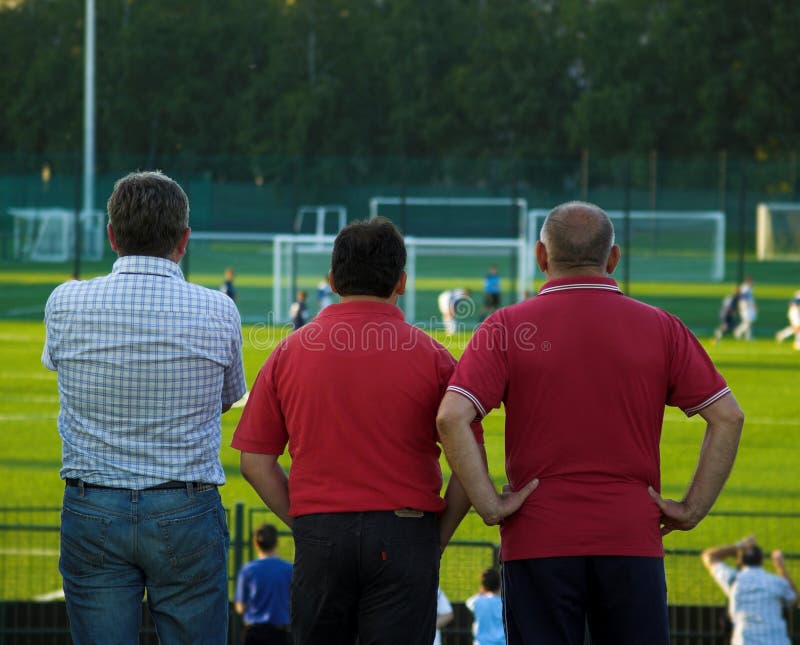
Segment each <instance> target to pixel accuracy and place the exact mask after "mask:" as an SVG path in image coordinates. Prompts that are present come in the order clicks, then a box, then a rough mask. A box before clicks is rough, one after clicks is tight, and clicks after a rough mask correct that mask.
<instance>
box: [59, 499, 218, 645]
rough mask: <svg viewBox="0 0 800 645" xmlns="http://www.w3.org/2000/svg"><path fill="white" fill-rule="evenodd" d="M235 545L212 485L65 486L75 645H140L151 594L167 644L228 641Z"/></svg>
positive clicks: (66, 575) (65, 554)
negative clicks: (138, 488) (141, 487)
mask: <svg viewBox="0 0 800 645" xmlns="http://www.w3.org/2000/svg"><path fill="white" fill-rule="evenodd" d="M229 539H230V538H229V534H228V527H227V522H226V518H225V510H224V509H223V507H222V502H221V500H220V496H219V491H217V489H216V487H208V488H206V489H202V488H201V489H199V490H193V489H191V488H184V489H172V490H144V491H132V490H125V489H99V488H84V487H83V486H67V487H66V489H65V491H64V507H63V510H62V512H61V558H60V560H59V571H60V572H61V576H62V577H63V579H64V594H65V597H66V605H67V615H68V616H69V621H70V632H71V634H72V639H73V641H74V643H75V644H76V645H83V644H84V643H104V644H117V643H119V644H120V645H121V644H134V643H138V642H139V636H138V634H139V628H140V624H141V619H142V598H143V596H144V592H145V589H146V590H147V604H148V607H149V609H150V613H151V615H152V617H153V622H154V623H155V627H156V631H157V633H158V637H159V640H160V641H161V642H162V643H169V644H170V645H172V644H173V643H186V644H189V643H191V644H193V645H194V644H196V643H209V644H215V645H222V644H223V643H225V642H226V641H227V631H228V571H227V554H228V543H229Z"/></svg>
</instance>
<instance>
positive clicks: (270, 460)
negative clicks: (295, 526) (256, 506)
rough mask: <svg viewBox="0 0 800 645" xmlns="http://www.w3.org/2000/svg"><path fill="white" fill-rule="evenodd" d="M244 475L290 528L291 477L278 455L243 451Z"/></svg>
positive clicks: (241, 461) (242, 464)
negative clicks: (287, 474) (288, 475)
mask: <svg viewBox="0 0 800 645" xmlns="http://www.w3.org/2000/svg"><path fill="white" fill-rule="evenodd" d="M239 464H240V468H241V471H242V475H243V476H244V478H245V479H246V480H247V481H248V482H249V483H250V485H251V486H252V487H253V489H254V490H255V491H256V493H258V496H259V497H260V498H261V499H262V500H264V503H265V504H266V505H267V507H268V508H269V509H270V510H271V511H272V512H273V513H275V515H277V516H278V517H279V518H280V519H281V521H282V522H283V523H284V524H286V526H288V527H289V528H292V521H293V520H292V518H291V517H290V516H289V479H288V478H287V477H286V473H285V472H284V471H283V468H281V465H280V464H279V463H278V455H262V454H258V453H254V452H243V453H242V456H241V459H240V461H239Z"/></svg>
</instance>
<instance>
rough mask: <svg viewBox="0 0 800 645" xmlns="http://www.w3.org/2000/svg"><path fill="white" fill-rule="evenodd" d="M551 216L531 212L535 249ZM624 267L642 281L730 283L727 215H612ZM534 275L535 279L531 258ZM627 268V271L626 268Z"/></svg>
mask: <svg viewBox="0 0 800 645" xmlns="http://www.w3.org/2000/svg"><path fill="white" fill-rule="evenodd" d="M548 212H549V211H548V210H545V209H533V210H531V211H530V212H529V214H528V217H529V224H528V235H529V243H530V245H531V247H533V245H534V244H535V243H536V241H537V240H538V239H539V232H540V230H541V228H542V224H543V223H544V220H545V217H547V213H548ZM607 213H608V216H609V217H610V218H611V221H612V222H613V224H614V234H615V240H616V243H617V244H619V246H620V247H621V248H622V251H623V259H622V262H623V263H624V262H628V263H629V264H628V269H629V274H630V277H631V279H632V280H637V281H680V282H704V281H709V282H720V281H722V280H723V279H724V278H725V214H724V213H722V212H719V211H630V212H629V213H625V212H623V211H607ZM530 257H531V267H530V268H529V272H530V273H531V275H535V271H536V268H537V267H536V262H535V259H534V257H533V253H531V256H530ZM621 266H622V265H621Z"/></svg>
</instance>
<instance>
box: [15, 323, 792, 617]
mask: <svg viewBox="0 0 800 645" xmlns="http://www.w3.org/2000/svg"><path fill="white" fill-rule="evenodd" d="M280 333H281V332H280V331H279V330H276V329H275V328H270V327H263V326H258V325H255V326H250V325H248V326H245V328H244V338H245V348H244V360H245V370H246V374H247V379H248V383H252V381H253V379H254V378H255V376H256V373H257V372H258V369H259V368H260V366H261V364H262V363H263V362H264V360H265V359H266V358H267V356H268V355H269V352H270V350H271V348H272V347H273V346H274V344H275V343H276V342H277V340H278V338H279V336H280ZM43 340H44V328H43V325H42V323H41V322H30V321H0V341H1V342H2V348H3V349H2V356H3V360H2V362H1V363H0V385H1V387H2V389H1V390H0V391H1V392H2V393H1V394H0V422H2V427H3V433H2V442H0V478H2V481H3V482H4V487H3V489H4V494H3V500H2V502H0V506H3V507H30V506H46V507H58V506H59V504H60V500H61V494H62V490H63V483H62V482H61V480H60V479H59V477H58V470H59V467H60V456H61V453H60V450H61V445H60V440H59V437H58V432H57V429H56V417H57V414H58V393H57V384H56V376H55V374H54V373H51V372H49V371H47V370H45V369H44V368H43V367H42V365H41V363H40V354H41V348H42V343H43ZM442 340H445V339H442ZM465 342H466V338H459V339H458V340H457V341H451V342H449V347H450V349H451V351H452V352H453V353H454V354H456V355H459V354H460V353H461V351H463V346H464V344H465ZM708 349H709V352H710V354H711V356H712V357H713V359H714V360H715V362H716V364H717V365H718V367H719V369H720V370H721V371H722V372H723V374H724V376H725V377H726V379H727V380H728V382H729V383H730V385H731V387H732V389H733V391H734V393H735V394H736V397H737V399H738V400H739V401H740V403H741V405H742V408H743V409H744V410H745V413H746V416H747V419H746V422H745V430H744V435H743V439H742V443H741V448H740V453H739V457H738V459H737V462H736V466H735V467H734V471H733V474H732V476H731V478H730V480H729V481H728V484H727V486H726V488H725V490H724V492H723V494H722V496H721V497H720V499H719V501H718V502H717V505H716V507H715V511H716V512H720V511H725V512H730V514H729V515H715V516H712V517H709V518H708V519H707V520H706V521H704V522H703V523H702V524H701V525H700V526H699V527H698V528H697V529H695V530H694V531H692V532H689V533H677V534H672V535H670V536H667V538H666V539H665V546H666V548H667V549H668V550H670V551H673V550H674V552H675V555H668V557H667V571H668V579H669V583H670V601H671V602H673V603H675V602H679V603H701V602H702V603H705V602H710V603H721V602H722V596H721V594H720V593H719V592H718V591H717V590H716V588H715V587H714V585H713V583H712V582H711V581H710V579H709V578H708V576H706V574H705V573H704V571H703V570H702V567H701V565H700V562H699V559H698V558H697V556H696V554H694V552H695V551H696V550H698V549H701V548H703V547H705V546H708V545H710V544H718V543H721V542H729V541H731V540H734V539H736V538H738V537H740V536H741V535H743V534H745V533H749V532H752V531H755V533H756V534H757V535H758V537H759V538H760V539H761V540H762V541H763V543H764V546H765V547H766V548H768V549H772V548H782V549H784V551H786V553H787V554H788V555H789V556H790V559H789V565H790V568H791V569H792V570H793V571H794V572H795V574H796V576H798V577H800V537H799V536H798V535H797V531H796V529H795V527H796V521H797V518H796V517H792V516H791V515H792V514H800V513H799V512H800V503H798V490H800V468H798V465H799V464H800V459H798V457H800V445H799V444H798V435H799V434H800V396H798V394H799V393H800V369H798V367H800V352H795V351H793V350H792V348H791V344H790V343H789V342H786V343H784V344H782V345H778V344H776V343H775V342H774V341H772V340H768V339H759V340H755V341H753V342H751V343H745V342H736V341H733V340H729V339H725V340H724V341H723V342H722V343H721V344H720V345H718V346H708ZM240 415H241V409H233V410H231V411H230V412H229V413H227V414H225V415H224V416H223V430H222V431H223V441H222V445H223V449H222V461H223V464H224V466H225V471H226V473H227V479H228V483H227V484H226V486H224V487H223V488H222V496H223V501H224V502H225V505H226V506H227V507H232V506H233V505H234V504H235V503H236V502H239V501H241V502H244V503H245V504H246V505H247V506H248V507H259V506H262V504H261V502H260V500H259V499H258V498H257V496H256V495H255V493H254V492H253V491H252V489H251V488H250V486H249V485H248V484H247V483H246V482H245V481H244V480H243V478H242V477H241V475H240V473H239V468H238V452H236V451H234V450H233V449H231V448H230V447H229V445H230V440H231V437H232V434H233V431H234V428H235V426H236V422H237V420H238V419H239V417H240ZM484 426H485V436H486V447H487V452H488V456H489V463H490V469H491V472H492V474H493V476H494V477H495V481H496V484H497V485H498V487H499V486H501V485H502V483H503V482H504V475H503V415H502V411H495V412H493V413H492V414H491V415H490V416H489V417H488V418H487V419H486V421H485V424H484ZM703 430H704V425H703V422H702V420H701V419H700V418H699V417H697V418H694V419H691V420H689V419H686V418H685V417H684V416H683V414H682V413H681V412H680V411H678V410H674V409H667V412H666V416H665V421H664V431H663V438H662V471H663V492H664V494H665V495H667V496H670V497H680V496H681V494H682V493H683V491H684V489H685V486H686V484H687V482H688V481H689V478H690V477H691V474H692V472H693V469H694V467H695V463H696V457H697V453H698V450H699V446H700V442H701V440H702V436H703ZM282 462H283V463H284V465H286V466H288V460H287V459H286V458H285V457H284V458H283V459H282ZM442 464H443V469H444V470H445V473H449V469H448V468H447V464H446V463H445V461H444V459H442ZM534 494H535V493H534ZM741 512H751V513H755V514H754V515H745V516H742V515H741ZM762 514H763V515H762ZM776 514H783V515H784V517H776ZM787 514H788V515H789V516H788V517H787V516H785V515H787ZM52 517H53V518H54V520H53V521H57V514H54V515H53V516H52ZM6 521H8V520H7V519H6ZM609 521H613V518H609ZM456 539H458V540H481V541H489V542H498V541H499V537H498V533H497V529H496V528H489V527H485V526H484V525H483V524H482V523H481V522H480V520H479V518H477V517H476V516H474V515H471V516H469V517H468V518H467V519H466V520H465V522H464V524H462V526H461V527H460V528H459V531H458V532H457V534H456ZM9 540H10V538H9V536H8V534H7V532H0V558H7V557H12V556H14V553H15V549H18V548H19V547H20V545H19V544H16V543H13V544H10V543H9ZM23 546H24V545H23ZM52 548H53V549H55V548H57V544H53V545H52ZM683 553H686V555H681V554H683ZM15 557H25V556H23V555H19V554H17V555H16V556H15ZM53 561H54V562H55V560H53ZM6 562H7V561H6V560H3V563H6ZM453 568H454V565H453V564H450V565H448V556H447V554H445V556H444V559H443V586H444V587H445V590H446V591H447V592H448V595H450V597H451V598H453V599H456V600H460V599H463V597H465V596H466V594H467V593H471V592H472V591H474V589H473V587H474V580H477V578H476V576H477V574H478V572H477V571H476V572H475V575H474V576H473V575H467V576H466V579H467V580H468V581H469V582H468V584H467V585H465V584H464V583H463V582H460V580H462V579H463V572H461V573H460V575H459V577H458V581H457V580H456V577H455V574H453V575H454V577H453V580H452V581H449V580H448V576H449V575H450V574H449V573H448V572H449V571H452V569H453ZM30 584H31V589H30V591H27V590H23V589H15V590H9V589H2V590H0V596H1V597H10V595H9V594H12V593H13V594H14V597H29V595H28V594H30V595H35V594H36V593H39V592H41V590H40V589H36V588H34V587H35V584H34V581H31V582H30ZM50 584H51V587H57V585H58V581H57V574H55V573H54V577H53V580H52V581H51V582H50ZM18 594H20V595H18Z"/></svg>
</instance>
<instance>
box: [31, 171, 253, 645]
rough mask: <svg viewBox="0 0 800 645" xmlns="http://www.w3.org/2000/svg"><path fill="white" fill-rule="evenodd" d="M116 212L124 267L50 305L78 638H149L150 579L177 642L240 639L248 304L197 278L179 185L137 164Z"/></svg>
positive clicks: (111, 231) (67, 570)
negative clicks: (187, 269) (232, 535)
mask: <svg viewBox="0 0 800 645" xmlns="http://www.w3.org/2000/svg"><path fill="white" fill-rule="evenodd" d="M108 214H109V222H110V223H109V225H108V238H109V241H110V242H111V247H112V249H114V251H116V252H117V255H118V256H119V258H118V259H117V261H116V262H115V263H114V267H113V270H112V272H111V273H110V274H109V275H107V276H104V277H100V278H95V279H94V280H88V281H82V282H81V281H75V280H73V281H70V282H67V283H65V284H62V285H60V286H59V287H57V288H56V289H55V291H53V293H52V294H51V296H50V298H49V299H48V301H47V305H46V307H45V326H46V331H47V339H46V342H45V347H44V352H43V354H42V362H43V363H44V365H45V367H47V368H49V369H51V370H56V371H57V372H58V391H59V398H60V403H61V411H60V414H59V417H58V431H59V434H60V435H61V439H62V444H63V448H62V468H61V477H62V478H63V479H65V480H66V487H65V491H64V505H63V510H62V515H61V557H60V560H59V570H60V572H61V575H62V577H63V580H64V593H65V597H66V604H67V613H68V615H69V620H70V630H71V632H72V638H73V640H74V641H75V642H76V643H89V642H91V643H101V642H111V640H113V641H114V642H137V641H138V632H139V627H140V622H141V610H142V598H143V596H144V592H145V590H146V591H147V602H148V605H149V608H150V613H151V614H152V617H153V620H154V623H155V626H156V630H157V632H158V636H159V639H160V641H161V642H164V643H224V642H226V639H227V622H228V577H227V552H228V541H229V535H228V528H227V523H226V516H225V510H224V508H223V507H222V503H221V500H220V495H219V491H218V490H217V486H219V485H222V484H224V483H225V474H224V472H223V470H222V464H221V462H220V459H219V448H220V440H221V420H220V415H221V413H222V412H225V411H226V410H228V409H229V408H230V407H231V405H232V404H233V403H234V402H236V401H237V400H238V399H240V398H241V397H242V396H243V395H244V393H245V390H246V388H245V380H244V371H243V367H242V356H241V347H242V332H241V322H240V319H239V313H238V310H237V308H236V305H235V303H234V302H233V300H231V299H230V298H229V297H228V296H226V295H225V294H223V293H221V292H219V291H215V290H211V289H206V288H204V287H200V286H197V285H193V284H189V283H188V282H186V280H185V279H184V277H183V273H182V272H181V269H180V267H179V266H178V262H179V261H180V259H181V258H182V257H183V255H184V253H185V252H186V244H187V241H188V239H189V202H188V199H187V197H186V194H185V193H184V192H183V190H182V189H181V187H180V186H179V185H178V184H177V183H175V182H174V181H173V180H171V179H170V178H169V177H166V176H165V175H163V174H161V173H159V172H142V173H132V174H130V175H127V176H126V177H123V178H122V179H120V180H119V181H118V182H117V183H116V185H115V186H114V191H113V193H112V195H111V197H110V199H109V200H108Z"/></svg>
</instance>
